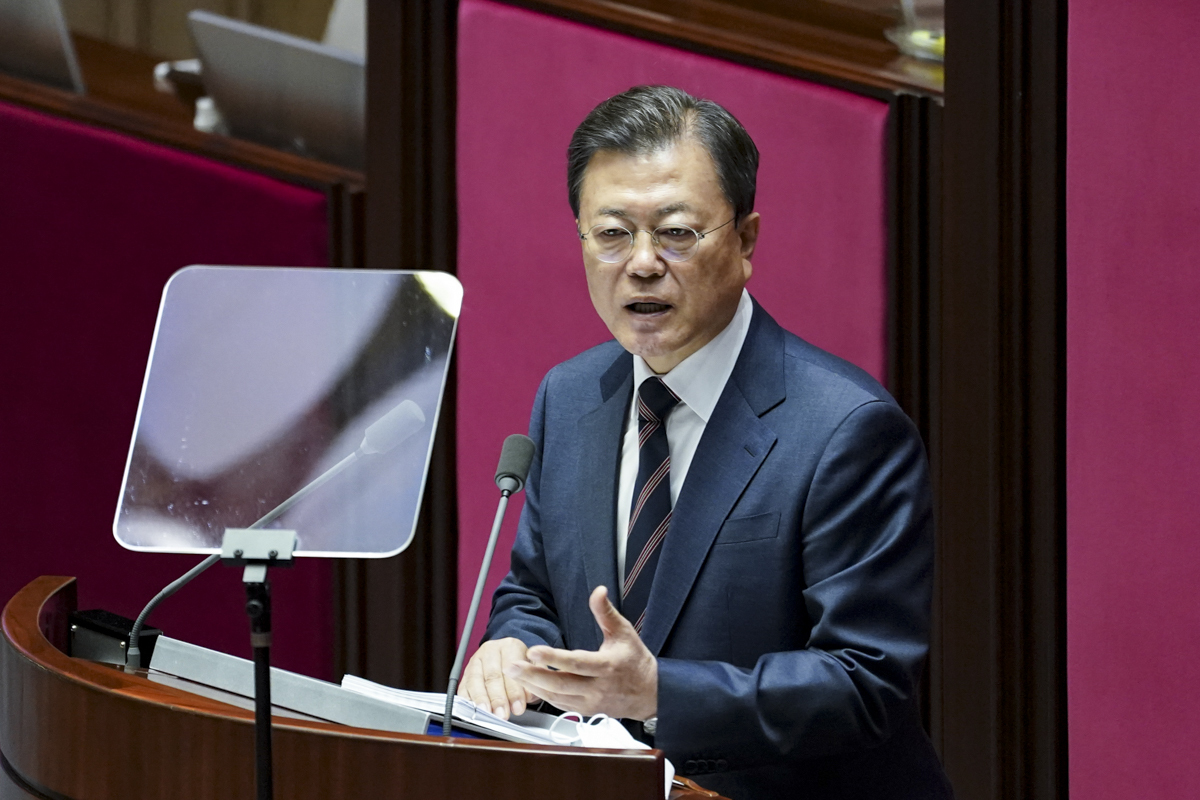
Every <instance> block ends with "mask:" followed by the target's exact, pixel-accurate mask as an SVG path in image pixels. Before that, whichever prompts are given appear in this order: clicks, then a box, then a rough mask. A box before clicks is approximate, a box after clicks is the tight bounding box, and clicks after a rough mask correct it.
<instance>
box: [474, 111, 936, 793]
mask: <svg viewBox="0 0 1200 800" xmlns="http://www.w3.org/2000/svg"><path fill="white" fill-rule="evenodd" d="M757 166H758V152H757V149H756V148H755V147H754V144H753V142H752V141H751V139H750V137H749V135H748V134H747V133H746V131H745V130H744V129H743V128H742V126H741V125H740V124H739V123H738V122H737V121H736V120H735V119H734V118H733V117H732V116H730V115H729V114H728V112H726V111H725V110H724V109H722V108H721V107H720V106H717V105H716V104H714V103H711V102H708V101H703V100H697V99H696V98H693V97H691V96H690V95H687V94H686V93H684V92H681V91H679V90H677V89H671V88H667V87H637V88H634V89H631V90H629V91H628V92H625V93H623V94H621V95H617V96H616V97H613V98H610V99H609V100H607V101H605V102H604V103H601V104H600V105H599V106H597V108H596V109H595V110H593V111H592V113H591V114H589V115H588V117H587V119H586V120H584V122H583V123H582V124H581V125H580V126H579V128H578V129H577V130H576V132H575V135H574V136H573V137H572V141H571V145H570V148H569V150H568V187H569V194H570V200H571V206H572V210H573V211H574V212H575V215H576V220H577V225H578V231H579V235H580V239H581V243H582V247H583V259H584V265H585V268H586V272H587V281H588V289H589V292H590V294H591V298H592V302H593V304H594V306H595V308H596V311H597V313H599V315H600V317H601V318H602V319H603V320H604V322H605V323H606V324H607V325H608V327H609V330H610V331H611V332H612V333H613V336H614V337H615V341H612V342H608V343H607V344H604V345H601V346H599V347H596V348H593V349H591V350H589V351H587V352H585V353H583V354H582V355H580V356H577V357H576V358H574V359H572V360H570V361H568V362H565V363H564V364H560V365H559V366H557V367H555V368H554V369H553V370H551V371H550V373H549V374H548V375H547V376H546V378H545V379H544V380H543V382H542V385H541V387H540V389H539V390H538V394H537V399H536V401H535V404H534V409H533V415H532V421H531V423H530V436H531V437H532V438H533V440H534V442H535V443H536V444H537V448H538V449H537V452H538V456H537V457H536V458H535V460H534V463H533V467H532V469H531V471H530V474H529V480H528V483H527V487H526V499H525V509H524V512H523V514H522V516H521V523H520V527H519V530H518V534H517V540H516V543H515V544H514V547H513V552H512V568H511V572H510V573H509V575H508V576H507V577H506V578H505V580H504V582H503V583H502V584H501V586H500V588H499V589H498V590H497V592H496V595H495V598H494V600H493V607H492V615H491V620H490V622H489V625H488V630H487V637H486V638H487V641H486V642H485V643H484V644H483V645H482V646H481V647H480V649H479V651H478V652H477V653H476V654H475V656H474V657H473V658H472V659H471V661H470V663H469V664H468V666H467V669H466V671H465V673H464V677H463V682H462V686H461V689H460V693H461V694H463V695H465V696H467V697H469V698H471V699H472V700H474V701H475V702H477V703H479V704H481V705H483V706H485V707H488V708H490V709H492V710H493V711H495V712H496V713H498V714H500V715H501V716H507V715H508V714H509V713H510V712H511V713H516V714H519V713H521V712H522V711H523V710H524V709H525V707H526V705H527V704H528V703H530V702H533V701H534V700H538V699H540V700H545V701H548V702H550V703H552V704H553V705H555V706H557V707H559V708H561V709H568V710H573V711H579V712H582V713H584V714H596V713H605V714H608V715H609V716H613V717H619V718H624V719H626V720H633V721H637V722H640V723H643V724H644V727H645V731H646V733H647V735H648V736H652V739H653V742H654V744H655V746H656V747H660V748H662V749H663V750H664V751H665V752H666V754H667V756H668V757H669V758H670V759H671V760H672V762H673V763H674V764H675V766H676V768H677V769H678V770H679V771H680V772H681V773H682V774H685V775H697V776H700V781H701V782H702V783H703V784H704V785H705V786H706V787H707V788H711V789H714V790H717V791H720V792H722V793H723V794H726V795H728V796H730V797H732V798H735V800H742V799H743V798H746V799H749V798H755V799H758V798H783V797H789V798H790V797H800V796H802V797H806V798H843V797H845V798H859V797H862V798H867V797H870V798H911V797H922V798H924V797H949V796H950V789H949V785H948V784H947V782H946V779H945V776H944V774H943V773H942V770H941V766H940V764H939V763H938V760H937V757H936V755H935V754H934V752H933V749H932V747H931V745H930V743H929V740H928V738H927V737H926V736H925V734H924V732H923V731H922V729H921V724H920V719H919V714H918V708H917V701H916V691H917V685H918V682H919V674H920V670H921V669H922V667H923V661H924V658H925V655H926V652H927V649H928V633H929V616H930V596H931V581H932V573H933V540H932V520H931V511H930V497H929V480H928V468H927V465H926V460H925V453H924V448H923V446H922V444H921V441H920V438H919V436H918V434H917V432H916V430H915V429H914V427H913V425H912V423H911V422H910V421H909V420H908V418H907V417H906V416H905V415H904V414H903V412H901V411H900V409H899V408H898V406H897V405H896V403H895V402H894V401H893V400H892V398H891V397H890V396H889V395H888V393H887V392H886V391H885V390H884V389H883V388H882V387H881V386H879V384H878V383H876V382H875V381H874V380H873V379H872V378H870V377H869V376H868V375H866V374H865V373H863V372H862V371H861V370H859V369H857V368H856V367H854V366H852V365H850V364H848V363H846V362H844V361H841V360H840V359H838V358H836V357H834V356H832V355H830V354H828V353H825V352H823V351H821V350H819V349H817V348H815V347H813V346H812V345H810V344H808V343H806V342H804V341H802V340H801V339H799V338H798V337H796V336H794V335H792V334H790V333H788V332H786V331H784V330H783V329H782V328H780V327H779V326H778V325H777V324H776V323H775V321H774V320H772V319H771V317H770V316H768V315H767V313H766V312H765V311H763V309H762V308H761V307H760V306H758V305H757V304H756V303H755V302H754V301H753V300H752V299H751V298H750V296H749V295H748V294H747V293H746V291H745V288H744V287H745V284H746V282H747V280H749V278H750V275H751V263H750V258H751V256H752V254H753V252H754V246H755V243H756V241H757V238H758V232H759V222H760V218H759V215H758V214H757V213H755V212H754V211H753V205H754V182H755V176H756V172H757Z"/></svg>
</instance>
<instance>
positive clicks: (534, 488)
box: [484, 372, 563, 647]
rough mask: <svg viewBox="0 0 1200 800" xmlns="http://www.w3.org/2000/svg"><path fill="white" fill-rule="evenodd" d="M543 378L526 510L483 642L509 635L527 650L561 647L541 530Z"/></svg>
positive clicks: (531, 426) (531, 425) (547, 381)
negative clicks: (545, 645) (522, 643)
mask: <svg viewBox="0 0 1200 800" xmlns="http://www.w3.org/2000/svg"><path fill="white" fill-rule="evenodd" d="M551 375H553V372H551V373H550V374H548V375H547V376H546V377H545V378H544V379H543V380H542V385H541V386H540V387H538V393H537V398H536V399H535V400H534V404H533V413H532V416H531V419H530V421H529V437H530V438H531V439H533V443H534V444H535V445H536V450H535V452H534V457H533V463H532V464H531V465H530V468H529V477H528V478H527V480H526V481H525V507H524V509H523V510H522V511H521V519H520V522H519V523H518V525H517V538H516V541H515V542H514V543H513V549H512V560H511V565H510V568H509V572H508V575H506V576H505V578H504V580H503V581H502V582H501V583H500V586H499V587H497V589H496V593H495V594H494V595H493V596H492V613H491V616H490V617H489V618H488V625H487V630H486V632H485V633H484V641H489V640H492V639H503V638H505V637H508V636H512V637H515V638H517V639H520V640H521V641H523V642H524V643H525V644H526V645H528V646H530V647H533V646H534V645H539V644H547V645H550V646H552V647H562V646H563V635H562V630H561V626H560V623H559V617H558V611H557V609H556V607H555V604H554V597H553V595H552V593H551V587H550V576H549V574H548V570H547V568H546V558H545V551H544V549H543V546H542V530H541V514H540V505H539V504H540V500H541V478H542V448H543V445H544V443H545V418H546V417H545V411H546V402H547V400H546V395H547V392H548V387H549V384H550V381H551Z"/></svg>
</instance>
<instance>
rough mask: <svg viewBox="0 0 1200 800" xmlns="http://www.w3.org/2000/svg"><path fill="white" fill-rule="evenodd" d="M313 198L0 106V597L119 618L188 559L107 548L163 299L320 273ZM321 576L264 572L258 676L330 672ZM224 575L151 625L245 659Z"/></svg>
mask: <svg viewBox="0 0 1200 800" xmlns="http://www.w3.org/2000/svg"><path fill="white" fill-rule="evenodd" d="M327 254H328V240H327V230H326V199H325V196H324V194H323V193H321V192H318V191H314V190H311V189H306V188H301V187H297V186H292V185H289V184H286V183H283V182H280V181H276V180H272V179H269V178H266V177H263V176H260V175H256V174H252V173H248V172H245V171H242V170H238V169H234V168H231V167H228V166H224V165H220V164H216V163H213V162H211V161H207V160H205V159H202V158H198V157H194V156H191V155H187V154H183V153H180V152H176V151H173V150H170V149H168V148H165V147H159V146H155V145H150V144H146V143H144V142H141V141H138V140H135V139H131V138H128V137H125V136H121V135H117V134H114V133H110V132H105V131H101V130H97V129H94V128H90V127H87V126H84V125H79V124H75V123H71V122H67V121H64V120H61V119H57V118H54V117H50V116H46V115H43V114H39V113H34V112H31V111H27V110H25V109H22V108H18V107H15V106H11V105H6V104H0V276H2V277H0V279H2V280H3V292H2V293H0V297H2V298H3V299H2V300H0V302H2V303H3V311H2V312H0V326H3V327H2V330H3V342H4V347H3V371H2V374H3V382H2V386H0V420H3V422H2V423H0V424H2V426H3V427H2V428H0V430H2V431H3V433H2V435H0V443H2V444H0V448H2V450H0V487H3V489H2V496H3V512H2V513H3V516H2V520H3V521H2V523H0V525H2V527H0V530H2V531H3V535H2V538H0V548H2V551H0V597H2V598H3V599H4V600H7V599H8V598H9V597H11V596H12V595H13V594H14V593H15V592H16V591H17V589H18V588H20V587H21V586H23V585H24V584H26V583H27V582H28V581H30V580H31V579H33V578H34V577H36V576H38V575H41V574H59V575H64V574H65V575H74V576H77V577H78V578H79V579H80V603H81V606H82V607H85V608H87V607H96V606H99V607H104V608H107V609H109V610H111V611H116V612H118V613H122V614H125V615H127V616H135V615H136V614H137V612H138V611H139V610H140V609H141V607H142V605H144V604H145V602H146V601H147V600H149V599H150V597H152V596H153V595H154V593H155V592H157V591H158V590H159V589H160V588H162V587H163V586H164V585H166V583H168V582H169V581H171V580H173V579H174V578H176V577H178V576H179V575H180V574H182V573H183V572H184V571H185V570H186V569H188V568H189V567H190V566H192V565H193V564H195V563H196V562H197V560H198V557H196V556H170V555H157V554H146V553H132V552H129V551H127V550H125V549H123V548H122V547H120V546H119V545H118V544H117V542H116V540H115V539H114V538H113V535H112V520H113V515H114V512H115V510H116V504H117V499H118V493H119V490H120V486H121V475H122V472H123V470H124V466H125V459H126V455H127V454H128V450H129V439H130V433H131V431H132V428H133V421H134V415H135V413H136V411H137V403H138V396H139V392H140V389H141V384H142V377H143V374H144V371H145V365H146V356H147V354H148V352H149V347H150V340H151V335H152V334H153V331H154V320H155V315H156V313H157V310H158V303H159V298H160V296H161V293H162V288H163V284H164V283H165V282H166V280H167V278H168V277H170V275H171V274H172V273H174V272H175V271H176V270H178V269H179V268H181V267H183V266H186V265H188V264H192V263H208V264H261V265H271V264H281V265H293V266H320V265H324V264H326V263H327V259H328V255H327ZM329 580H330V568H329V565H328V563H322V562H312V561H306V562H302V563H301V564H300V565H299V566H298V567H297V568H296V569H294V570H292V571H290V572H288V571H281V572H280V575H279V577H278V579H273V582H274V583H275V584H276V595H277V598H278V599H277V602H276V608H277V613H276V620H275V629H276V631H277V632H278V635H277V637H276V642H277V643H278V647H277V649H276V653H275V662H276V663H278V664H279V665H281V666H284V667H289V668H292V669H296V670H298V671H301V672H305V673H308V674H312V675H317V676H328V674H329V673H330V672H331V670H332V659H331V657H330V654H329V653H330V645H331V641H332V633H331V631H332V617H331V614H330V612H329V609H328V598H329V595H330V589H329ZM243 604H244V596H243V593H242V588H241V585H240V575H239V574H235V571H234V570H229V569H225V568H222V567H216V568H214V569H212V570H210V571H209V572H208V573H207V574H205V575H204V576H202V577H201V578H200V579H199V580H198V581H197V582H196V583H195V584H193V585H192V586H190V587H188V588H187V589H185V590H183V591H182V592H180V593H179V594H178V595H176V596H175V597H174V598H172V599H171V600H169V601H168V602H167V603H165V604H164V605H163V606H162V607H161V608H160V610H159V611H158V612H156V614H155V615H154V616H153V617H152V622H153V623H154V624H156V625H158V626H160V627H162V628H164V629H165V630H166V632H167V633H168V634H169V635H171V636H174V637H176V638H181V639H186V640H189V641H192V642H195V643H197V644H202V645H207V646H210V647H216V648H219V649H222V650H225V651H227V652H232V653H236V654H245V655H248V654H249V642H248V637H247V631H248V628H247V623H246V621H245V616H244V614H243V612H242V610H241V609H242V605H243Z"/></svg>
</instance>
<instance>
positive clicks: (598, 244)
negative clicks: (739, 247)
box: [579, 217, 736, 264]
mask: <svg viewBox="0 0 1200 800" xmlns="http://www.w3.org/2000/svg"><path fill="white" fill-rule="evenodd" d="M734 219H736V217H735V218H734ZM730 222H733V220H732V219H730V220H727V221H725V222H722V223H721V224H720V225H718V226H717V227H715V228H709V229H708V230H706V231H703V232H697V231H696V230H694V229H693V228H690V227H688V226H687V225H680V224H677V223H672V224H670V225H659V226H658V227H657V228H655V229H654V230H652V231H643V230H634V231H631V230H629V229H628V228H626V227H624V226H623V225H617V224H616V223H603V224H600V225H593V226H592V228H591V229H590V230H589V231H588V232H587V233H581V234H579V238H580V239H582V240H583V241H585V242H586V243H587V247H588V250H589V251H590V252H591V254H592V255H594V256H595V257H596V258H598V259H599V260H601V261H603V262H605V263H606V264H617V263H620V262H622V261H624V260H625V259H626V258H628V257H629V254H630V253H631V252H633V238H634V237H635V236H636V235H637V234H639V233H646V234H649V235H650V241H651V242H653V243H654V252H656V253H658V254H659V255H660V256H662V257H663V258H664V259H666V260H667V261H687V260H688V259H689V258H691V257H692V254H693V253H695V252H696V248H698V247H699V246H700V241H701V240H702V239H703V238H704V237H706V236H708V235H709V234H710V233H712V232H713V231H716V230H720V229H721V228H724V227H725V226H726V225H728V224H729V223H730Z"/></svg>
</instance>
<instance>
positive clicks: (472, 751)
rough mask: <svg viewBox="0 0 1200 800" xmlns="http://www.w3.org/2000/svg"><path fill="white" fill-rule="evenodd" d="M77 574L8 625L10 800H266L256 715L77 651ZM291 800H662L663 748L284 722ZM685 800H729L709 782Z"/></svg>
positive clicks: (31, 595) (38, 583) (27, 593)
mask: <svg viewBox="0 0 1200 800" xmlns="http://www.w3.org/2000/svg"><path fill="white" fill-rule="evenodd" d="M75 605H76V592H75V579H74V578H62V577H42V578H38V579H37V580H35V581H33V582H32V583H30V584H29V585H28V586H26V587H25V588H24V589H22V590H21V591H19V592H18V593H17V594H16V596H14V597H13V598H12V600H11V601H9V603H8V605H7V606H6V607H5V609H4V614H3V619H2V621H0V625H2V627H3V631H4V638H3V643H2V645H0V756H2V757H3V762H2V766H3V770H4V774H3V775H0V800H10V798H13V799H14V800H15V799H19V800H26V799H27V798H31V797H37V798H54V800H61V799H62V798H69V799H70V800H130V798H138V799H139V800H241V799H243V798H244V800H252V798H253V797H254V713H253V711H250V710H246V709H242V708H239V707H237V706H234V705H229V704H227V703H224V702H220V701H218V700H214V699H209V698H208V697H203V696H201V695H199V694H192V693H190V692H187V691H184V690H181V689H177V688H173V687H171V686H165V685H162V684H159V683H154V682H152V681H150V680H149V679H147V678H146V677H144V675H139V674H129V673H125V672H123V671H121V670H120V669H118V668H115V667H111V666H108V665H104V664H99V663H95V662H90V661H83V660H81V659H76V658H72V657H70V656H68V655H67V642H68V636H69V631H68V616H69V615H70V614H71V612H72V611H74V610H75ZM274 755H275V796H276V797H277V798H280V799H281V800H307V799H308V798H312V800H331V799H332V798H359V797H371V798H401V797H403V798H414V799H416V800H443V798H444V799H445V800H451V798H453V799H454V800H465V799H467V798H497V799H498V800H505V799H506V798H512V800H562V798H597V799H598V800H636V799H637V798H644V799H645V800H656V798H662V796H663V794H662V791H663V790H662V786H663V784H662V781H663V755H662V752H661V751H658V750H597V749H585V748H573V747H540V746H536V745H522V744H510V743H507V742H492V741H481V740H469V739H447V738H445V737H437V736H418V735H411V734H400V733H388V732H383V731H373V730H365V729H360V728H350V727H346V726H343V725H336V724H333V723H324V722H315V721H307V720H300V719H290V718H285V717H282V716H277V717H275V721H274ZM671 797H672V800H699V798H702V797H703V798H711V797H717V795H716V794H714V793H711V792H706V791H704V790H702V789H700V788H699V787H697V786H696V785H695V784H691V783H690V782H685V784H684V786H682V787H679V788H676V789H675V790H674V791H673V792H672V795H671Z"/></svg>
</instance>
